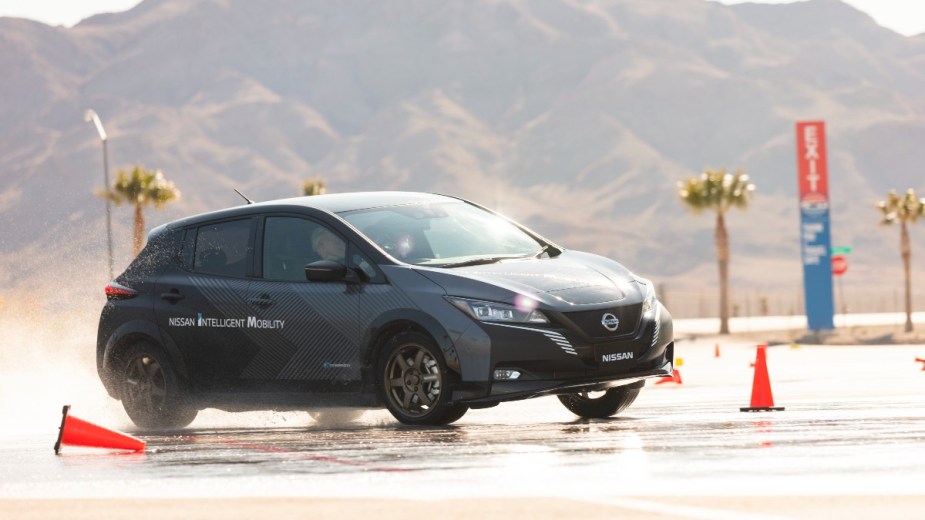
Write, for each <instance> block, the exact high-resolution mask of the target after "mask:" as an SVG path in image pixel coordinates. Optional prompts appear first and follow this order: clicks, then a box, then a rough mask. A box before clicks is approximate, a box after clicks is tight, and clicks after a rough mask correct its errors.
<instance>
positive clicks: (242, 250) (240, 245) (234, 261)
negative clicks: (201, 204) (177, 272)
mask: <svg viewBox="0 0 925 520" xmlns="http://www.w3.org/2000/svg"><path fill="white" fill-rule="evenodd" d="M253 229H254V220H253V219H244V220H232V221H229V222H221V223H218V224H208V225H205V226H200V227H199V228H198V230H197V233H196V245H195V248H194V252H193V271H196V272H197V273H207V274H218V275H223V276H235V277H239V278H243V277H245V276H247V274H248V271H249V267H250V265H249V264H250V260H249V259H250V256H249V254H248V253H249V252H250V250H251V240H252V235H253Z"/></svg>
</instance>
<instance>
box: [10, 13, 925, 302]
mask: <svg viewBox="0 0 925 520" xmlns="http://www.w3.org/2000/svg"><path fill="white" fill-rule="evenodd" d="M0 70H2V71H3V75H4V77H3V81H0V225H2V231H0V296H2V294H3V293H4V292H15V291H20V290H28V288H30V287H35V286H43V287H44V286H54V285H58V286H67V287H69V288H72V289H73V292H74V294H78V295H82V294H86V291H90V292H92V293H94V294H95V293H97V292H99V291H100V288H101V287H102V285H103V284H104V283H105V282H106V278H107V274H106V273H105V265H106V261H105V231H104V229H105V228H104V214H103V210H102V209H103V204H102V202H101V199H99V198H98V197H96V196H94V194H93V193H94V191H95V190H98V189H100V188H102V166H101V161H102V159H101V151H100V143H99V140H98V139H97V137H96V133H95V131H94V130H93V128H92V126H91V125H88V124H87V123H85V122H84V121H83V113H84V111H85V110H86V109H87V108H93V109H95V110H96V111H97V112H98V113H99V114H100V116H101V117H102V119H103V122H104V124H105V127H106V130H107V132H108V134H109V137H110V139H109V159H110V164H111V166H112V169H113V170H115V169H118V168H125V167H130V166H131V165H133V164H135V163H143V164H145V165H146V166H148V167H156V168H160V169H162V170H163V171H164V172H165V174H166V175H167V176H168V178H170V179H172V180H173V181H175V182H176V184H177V185H178V187H179V188H180V189H181V190H182V192H183V198H182V200H181V201H180V202H179V203H176V204H173V205H171V206H170V207H169V208H168V209H166V210H165V211H161V212H154V211H153V210H149V211H148V213H147V215H148V224H149V228H150V227H152V226H153V225H156V224H159V223H162V222H165V221H168V220H171V219H173V218H177V217H180V216H183V215H188V214H193V213H198V212H202V211H208V210H212V209H218V208H222V207H227V206H230V205H237V204H240V203H241V202H242V201H241V200H240V199H239V198H238V197H237V195H235V194H234V192H233V191H232V188H238V189H240V190H241V191H243V192H244V193H246V194H247V195H248V196H249V197H251V198H253V199H259V200H267V199H272V198H279V197H288V196H293V195H296V194H297V193H298V186H299V183H300V181H301V180H302V179H304V178H306V177H313V176H320V177H324V178H325V179H326V180H327V181H328V186H329V191H354V190H384V189H400V190H422V191H436V192H444V193H451V194H456V195H461V196H464V197H468V198H471V199H474V200H476V201H478V202H481V203H483V204H485V205H487V206H489V207H494V208H497V209H499V210H501V211H502V212H504V213H506V214H508V215H510V216H511V217H513V218H515V219H517V220H520V221H522V222H525V223H526V224H528V225H529V226H531V227H533V228H534V229H536V230H537V231H539V232H541V233H542V234H544V235H546V236H548V237H549V238H551V239H553V240H554V241H556V242H558V243H560V244H562V245H564V246H566V247H570V248H575V249H585V250H591V251H595V252H598V253H601V254H605V255H609V256H613V257H614V258H617V259H618V260H620V261H622V262H624V263H625V264H626V265H627V266H629V267H630V268H632V269H634V270H636V271H638V272H640V273H641V274H643V275H645V276H647V277H650V278H653V279H655V280H656V281H658V282H659V283H661V284H663V286H664V287H665V292H666V297H667V298H668V300H669V303H670V304H671V306H672V308H673V309H675V311H676V313H677V314H679V315H688V316H690V315H696V314H698V313H699V312H700V311H701V310H702V306H703V299H704V298H705V299H707V300H708V301H710V300H711V299H712V298H714V291H713V289H712V287H713V286H715V284H716V282H715V280H716V274H715V263H714V259H713V258H714V257H713V245H712V230H713V221H712V218H711V217H710V216H709V215H702V216H699V217H694V216H691V215H689V214H688V213H687V212H686V210H685V209H684V208H683V207H682V206H681V205H680V203H679V202H678V200H677V198H676V194H675V184H676V183H677V181H679V180H681V179H683V178H684V177H686V176H690V175H695V174H697V173H699V172H700V171H701V170H702V169H703V168H704V167H709V166H727V167H729V168H737V167H743V168H745V169H746V170H747V171H748V172H749V174H750V175H751V177H752V179H753V181H754V182H755V184H756V185H757V186H758V190H757V192H756V197H755V199H754V201H753V204H752V207H751V208H750V209H749V211H747V212H745V213H740V214H733V215H731V217H730V219H729V223H730V232H731V237H732V248H733V249H732V251H733V264H732V276H733V283H734V298H739V301H741V302H743V303H742V305H743V306H744V305H748V304H749V301H752V300H753V299H755V298H757V297H759V296H767V297H768V298H769V301H770V303H771V309H770V311H771V312H789V311H792V310H794V308H795V307H797V306H798V305H799V301H800V299H801V297H800V296H799V291H800V287H801V286H802V272H801V269H800V263H799V242H798V232H799V228H798V219H799V217H798V209H797V200H796V190H797V187H796V173H795V163H796V159H795V153H796V152H795V146H794V139H795V138H794V123H795V121H798V120H820V119H821V120H825V121H826V123H827V130H828V147H829V152H830V157H829V171H830V185H831V200H832V209H833V214H832V217H833V223H832V232H833V242H835V243H837V244H847V245H852V246H854V252H853V253H852V256H851V258H850V260H851V269H850V271H849V274H848V275H847V276H846V277H845V279H844V287H845V291H846V294H847V296H848V298H849V304H850V305H852V307H854V308H855V309H858V310H864V309H865V305H866V306H869V307H871V308H873V307H876V306H878V305H879V306H882V305H884V304H889V305H892V304H893V303H894V300H895V291H896V290H898V288H899V286H900V283H901V275H900V262H899V251H898V249H899V248H898V231H897V230H895V229H894V230H888V229H880V228H879V226H878V225H877V222H878V215H877V212H876V211H875V209H874V208H873V203H874V202H875V201H876V200H878V198H882V196H883V195H884V194H885V193H886V190H888V189H890V188H896V189H899V190H904V189H906V188H908V187H913V188H916V189H917V190H918V191H919V192H920V193H922V194H923V195H925V171H923V165H925V146H923V145H922V143H925V40H923V38H922V37H921V36H919V37H913V38H909V37H904V36H901V35H899V34H896V33H894V32H892V31H890V30H887V29H884V28H882V27H880V26H878V25H877V24H876V23H875V22H874V21H873V20H872V19H871V18H870V17H868V16H867V15H865V14H863V13H861V12H859V11H857V10H855V9H853V8H851V7H850V6H848V5H846V4H844V3H842V2H840V1H839V0H809V1H806V2H797V3H793V4H780V5H758V4H740V5H735V6H725V5H722V4H718V3H713V2H707V1H705V0H660V1H658V2H653V1H651V0H588V1H576V0H529V1H526V0H449V1H442V2H428V1H423V0H390V1H388V2H381V1H377V0H365V1H361V0H344V1H338V2H323V1H318V2H314V1H313V2H306V1H301V0H288V1H276V2H251V1H246V0H198V1H190V0H145V1H144V2H142V3H141V4H140V5H138V6H137V7H135V8H134V9H132V10H130V11H127V12H124V13H116V14H107V15H99V16H95V17H92V18H89V19H87V20H84V21H83V22H81V23H80V24H78V25H77V26H75V27H73V28H63V27H48V26H45V25H43V24H39V23H34V22H30V21H26V20H21V19H12V18H0ZM130 218H131V211H130V210H129V209H127V208H116V209H115V210H114V222H115V224H116V226H115V241H116V246H117V261H116V263H117V269H119V268H121V267H124V266H125V265H126V264H127V262H128V261H129V258H128V255H129V251H130V244H129V242H130V239H129V236H130ZM918 227H923V226H918ZM912 234H913V238H914V240H915V243H914V248H915V249H914V255H917V256H914V257H913V258H914V259H916V258H918V262H917V267H916V268H915V274H914V280H916V281H917V287H918V288H919V290H918V293H919V294H920V296H925V290H922V288H923V287H925V286H923V285H922V283H923V280H925V268H922V267H921V266H922V265H925V262H923V261H922V260H921V258H925V228H923V229H921V230H920V229H915V227H913V229H912ZM868 291H872V292H868ZM749 299H752V300H749ZM695 300H697V301H695ZM921 306H922V305H921V304H920V305H919V307H921ZM708 307H709V309H713V308H714V305H713V304H712V303H711V304H709V306H708Z"/></svg>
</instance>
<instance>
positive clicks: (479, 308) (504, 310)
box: [446, 296, 549, 325]
mask: <svg viewBox="0 0 925 520" xmlns="http://www.w3.org/2000/svg"><path fill="white" fill-rule="evenodd" d="M446 299H447V301H449V302H450V303H452V304H453V305H454V306H456V308H458V309H459V310H461V311H463V312H465V313H466V314H468V315H469V316H470V317H472V318H474V319H476V320H479V321H490V322H498V323H534V324H538V325H540V324H548V323H549V320H548V319H546V316H544V315H543V313H542V312H540V311H538V310H536V309H534V308H533V307H535V304H533V305H530V304H528V303H526V304H525V305H519V306H515V305H508V304H506V303H497V302H486V301H482V300H469V299H467V298H454V297H452V296H447V297H446Z"/></svg>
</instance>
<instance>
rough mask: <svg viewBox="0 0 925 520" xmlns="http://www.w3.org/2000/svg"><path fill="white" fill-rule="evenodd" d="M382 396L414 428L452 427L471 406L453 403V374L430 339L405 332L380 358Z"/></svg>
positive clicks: (398, 415)
mask: <svg viewBox="0 0 925 520" xmlns="http://www.w3.org/2000/svg"><path fill="white" fill-rule="evenodd" d="M377 373H378V374H379V390H380V396H381V397H382V399H383V401H385V405H386V407H387V408H388V409H389V411H390V412H392V415H393V416H395V418H396V419H398V420H399V421H400V422H402V423H404V424H413V425H443V424H450V423H452V422H454V421H456V420H458V419H459V418H460V417H462V416H463V415H465V413H466V411H468V410H469V407H468V406H466V405H464V404H459V403H452V402H450V398H451V397H452V388H451V385H452V383H453V382H455V381H457V380H458V376H457V375H456V374H455V373H453V372H450V371H449V370H448V369H447V367H446V362H445V361H444V359H443V353H442V352H441V351H440V348H439V347H437V344H436V343H435V342H434V340H432V339H431V338H430V337H429V336H427V335H424V334H421V333H420V332H403V333H400V334H398V335H396V336H394V337H393V338H392V339H390V340H389V342H388V343H386V345H385V347H383V349H382V353H381V355H380V356H379V363H378V371H377Z"/></svg>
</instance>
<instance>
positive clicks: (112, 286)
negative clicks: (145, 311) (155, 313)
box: [104, 282, 138, 300]
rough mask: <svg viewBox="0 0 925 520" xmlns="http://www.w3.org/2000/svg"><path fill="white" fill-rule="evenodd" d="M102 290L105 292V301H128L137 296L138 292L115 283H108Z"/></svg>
mask: <svg viewBox="0 0 925 520" xmlns="http://www.w3.org/2000/svg"><path fill="white" fill-rule="evenodd" d="M104 290H105V291H106V299H108V300H128V299H130V298H134V297H136V296H138V291H136V290H135V289H132V288H130V287H126V286H124V285H122V284H118V283H116V282H109V284H108V285H106V289H104Z"/></svg>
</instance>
